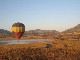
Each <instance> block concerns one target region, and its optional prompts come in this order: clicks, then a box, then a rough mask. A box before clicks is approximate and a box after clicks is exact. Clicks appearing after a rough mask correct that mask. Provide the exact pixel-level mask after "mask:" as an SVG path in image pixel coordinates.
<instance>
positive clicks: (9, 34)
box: [0, 29, 12, 37]
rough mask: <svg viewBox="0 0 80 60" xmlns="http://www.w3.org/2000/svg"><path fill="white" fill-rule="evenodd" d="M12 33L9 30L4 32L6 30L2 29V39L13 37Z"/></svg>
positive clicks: (0, 32) (0, 31)
mask: <svg viewBox="0 0 80 60" xmlns="http://www.w3.org/2000/svg"><path fill="white" fill-rule="evenodd" d="M11 35H12V34H11V32H10V31H8V30H4V29H0V37H7V36H11Z"/></svg>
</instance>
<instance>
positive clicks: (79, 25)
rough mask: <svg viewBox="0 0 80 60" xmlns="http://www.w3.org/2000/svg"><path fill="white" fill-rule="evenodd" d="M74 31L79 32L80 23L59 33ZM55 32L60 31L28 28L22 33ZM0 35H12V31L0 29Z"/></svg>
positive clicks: (40, 33) (50, 33)
mask: <svg viewBox="0 0 80 60" xmlns="http://www.w3.org/2000/svg"><path fill="white" fill-rule="evenodd" d="M74 32H77V33H80V24H78V25H77V26H75V27H73V28H70V29H67V30H65V31H63V32H61V33H74ZM56 34H60V32H58V31H56V30H41V29H36V30H29V31H25V33H24V35H56ZM0 35H7V36H12V32H10V31H8V30H4V29H0Z"/></svg>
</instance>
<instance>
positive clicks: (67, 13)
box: [0, 0, 80, 31]
mask: <svg viewBox="0 0 80 60" xmlns="http://www.w3.org/2000/svg"><path fill="white" fill-rule="evenodd" d="M16 22H21V23H23V24H25V28H26V31H28V30H35V29H42V30H57V31H64V30H66V29H69V28H72V27H74V26H76V25H78V24H80V0H0V29H5V30H9V31H11V27H12V25H13V24H14V23H16Z"/></svg>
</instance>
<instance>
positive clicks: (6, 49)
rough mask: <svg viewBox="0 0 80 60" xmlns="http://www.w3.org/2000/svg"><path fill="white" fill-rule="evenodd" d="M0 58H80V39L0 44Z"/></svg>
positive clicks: (22, 59) (51, 59)
mask: <svg viewBox="0 0 80 60" xmlns="http://www.w3.org/2000/svg"><path fill="white" fill-rule="evenodd" d="M49 45H50V46H51V47H50V46H49ZM0 60H80V41H79V40H76V41H73V40H63V41H60V40H56V41H54V42H52V43H49V44H46V43H39V44H25V45H24V44H22V45H0Z"/></svg>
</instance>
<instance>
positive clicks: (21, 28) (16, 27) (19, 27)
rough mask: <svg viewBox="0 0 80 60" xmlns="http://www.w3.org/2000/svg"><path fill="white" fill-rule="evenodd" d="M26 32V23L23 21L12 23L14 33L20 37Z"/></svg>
mask: <svg viewBox="0 0 80 60" xmlns="http://www.w3.org/2000/svg"><path fill="white" fill-rule="evenodd" d="M24 32H25V25H24V24H23V23H19V22H18V23H14V24H13V25H12V33H13V35H14V36H15V37H16V38H18V39H20V38H21V37H22V35H23V34H24Z"/></svg>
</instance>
